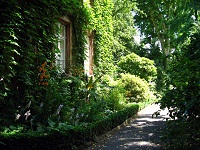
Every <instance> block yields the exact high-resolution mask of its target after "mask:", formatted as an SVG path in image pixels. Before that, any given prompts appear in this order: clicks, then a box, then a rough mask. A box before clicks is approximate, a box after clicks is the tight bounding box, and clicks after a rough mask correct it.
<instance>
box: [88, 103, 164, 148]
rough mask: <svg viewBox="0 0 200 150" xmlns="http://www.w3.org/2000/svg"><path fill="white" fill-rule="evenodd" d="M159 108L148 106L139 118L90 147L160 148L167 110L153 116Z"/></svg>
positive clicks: (140, 113)
mask: <svg viewBox="0 0 200 150" xmlns="http://www.w3.org/2000/svg"><path fill="white" fill-rule="evenodd" d="M157 110H159V107H158V106H157V105H150V106H148V107H147V108H145V109H143V110H142V111H140V112H139V116H138V118H136V119H134V120H133V121H132V122H131V123H130V124H129V125H127V126H126V127H124V128H121V129H120V130H118V131H114V132H113V133H110V134H109V135H107V137H106V138H105V139H104V140H103V143H101V142H99V143H96V144H95V145H93V147H91V148H89V149H96V150H97V149H98V150H99V149H101V150H115V149H121V150H123V149H134V150H135V149H136V150H137V149H140V150H141V149H150V150H151V149H153V150H154V149H160V148H161V140H160V132H161V131H162V129H163V128H164V127H165V121H166V119H165V118H166V117H167V111H166V110H162V111H160V115H159V116H158V117H153V118H152V114H153V113H154V112H155V111H157ZM149 112H151V113H149Z"/></svg>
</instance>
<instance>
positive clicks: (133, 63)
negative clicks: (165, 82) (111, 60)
mask: <svg viewBox="0 0 200 150" xmlns="http://www.w3.org/2000/svg"><path fill="white" fill-rule="evenodd" d="M118 66H119V69H120V71H121V72H123V73H130V74H132V75H135V76H138V77H140V78H142V79H145V80H146V81H148V82H150V81H152V80H154V79H155V78H156V74H157V70H156V67H155V66H154V61H153V60H150V59H148V58H145V57H140V56H138V55H136V54H135V53H131V54H129V55H126V56H123V57H121V59H120V61H119V63H118Z"/></svg>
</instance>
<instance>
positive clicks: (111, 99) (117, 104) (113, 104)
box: [105, 87, 126, 110]
mask: <svg viewBox="0 0 200 150" xmlns="http://www.w3.org/2000/svg"><path fill="white" fill-rule="evenodd" d="M105 101H106V105H107V107H108V108H109V109H110V110H120V109H122V108H123V107H124V106H125V104H126V98H125V95H124V93H123V92H122V91H121V90H120V89H119V88H117V87H114V88H113V89H111V90H110V92H109V93H108V94H107V95H106V96H105Z"/></svg>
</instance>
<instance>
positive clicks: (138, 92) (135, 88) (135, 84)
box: [118, 74, 150, 102]
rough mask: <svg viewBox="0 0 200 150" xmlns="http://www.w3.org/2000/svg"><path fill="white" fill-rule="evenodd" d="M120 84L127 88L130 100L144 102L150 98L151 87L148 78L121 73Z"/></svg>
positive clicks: (127, 95)
mask: <svg viewBox="0 0 200 150" xmlns="http://www.w3.org/2000/svg"><path fill="white" fill-rule="evenodd" d="M118 86H119V87H121V88H124V89H125V91H126V92H125V93H126V94H125V96H126V97H127V98H128V100H129V101H130V102H142V101H146V100H148V99H149V98H150V88H149V85H148V83H147V81H146V80H144V79H140V78H139V77H136V76H135V75H131V74H121V78H120V79H119V81H118Z"/></svg>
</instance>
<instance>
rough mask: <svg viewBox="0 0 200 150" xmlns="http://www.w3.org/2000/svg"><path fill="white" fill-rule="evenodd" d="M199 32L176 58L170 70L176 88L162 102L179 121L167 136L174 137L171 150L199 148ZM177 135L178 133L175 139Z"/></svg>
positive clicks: (172, 124)
mask: <svg viewBox="0 0 200 150" xmlns="http://www.w3.org/2000/svg"><path fill="white" fill-rule="evenodd" d="M197 28H199V25H198V26H197ZM199 33H200V32H199V31H198V32H197V33H195V34H194V35H192V36H190V38H189V44H188V45H186V46H185V47H183V49H182V53H180V54H178V56H176V58H175V59H174V61H173V65H172V68H171V70H170V71H171V74H170V79H171V85H172V87H171V89H170V90H168V91H167V93H166V94H165V96H164V97H163V98H162V100H161V101H160V103H161V106H162V108H165V107H167V108H168V109H169V115H170V117H172V118H174V119H177V120H176V121H175V122H172V123H171V127H170V128H169V129H168V130H169V131H170V132H168V133H167V135H168V136H170V138H171V141H169V143H168V144H169V145H167V147H168V148H169V149H177V148H182V149H192V148H197V147H199V142H200V141H199V137H200V129H199V121H200V118H199V116H200V113H199V104H200V89H199V88H200V86H199V81H200V78H199V72H200V70H199V63H200V59H199V58H200V45H199V40H200V38H199V37H200V34H199ZM174 128H175V129H174ZM178 128H179V129H178ZM175 130H177V131H175ZM173 132H176V136H175V137H173V136H174V135H173V134H174V133H173Z"/></svg>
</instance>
